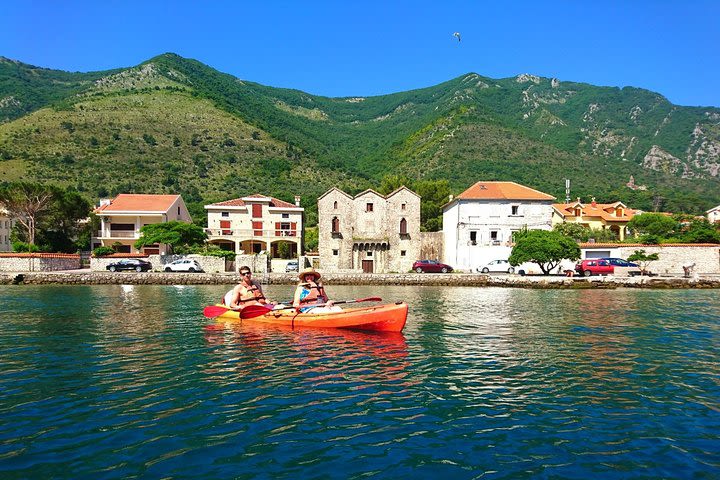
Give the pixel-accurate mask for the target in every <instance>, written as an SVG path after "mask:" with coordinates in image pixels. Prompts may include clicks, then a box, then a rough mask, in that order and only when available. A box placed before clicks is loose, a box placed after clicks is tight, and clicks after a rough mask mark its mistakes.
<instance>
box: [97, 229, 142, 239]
mask: <svg viewBox="0 0 720 480" xmlns="http://www.w3.org/2000/svg"><path fill="white" fill-rule="evenodd" d="M98 238H140V234H139V233H136V232H135V231H134V230H113V231H110V232H103V231H100V232H98Z"/></svg>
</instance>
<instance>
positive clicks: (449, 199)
mask: <svg viewBox="0 0 720 480" xmlns="http://www.w3.org/2000/svg"><path fill="white" fill-rule="evenodd" d="M453 198H455V197H454V196H453V194H452V193H451V194H450V195H449V197H448V202H452V201H453Z"/></svg>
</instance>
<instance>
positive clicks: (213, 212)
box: [205, 194, 305, 258]
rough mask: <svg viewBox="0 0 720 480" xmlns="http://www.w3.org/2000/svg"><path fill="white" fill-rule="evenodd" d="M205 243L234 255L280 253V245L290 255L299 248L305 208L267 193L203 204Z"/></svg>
mask: <svg viewBox="0 0 720 480" xmlns="http://www.w3.org/2000/svg"><path fill="white" fill-rule="evenodd" d="M205 210H207V216H208V228H207V229H206V232H207V235H208V242H209V243H213V244H215V245H218V246H220V247H221V248H224V249H226V250H229V251H233V252H235V253H237V254H242V253H250V254H254V253H260V252H262V251H267V252H270V253H271V254H272V256H273V257H278V256H280V255H279V253H280V251H279V250H280V248H281V245H285V246H286V247H287V248H286V251H287V252H289V254H290V255H291V256H292V257H295V258H297V256H298V255H299V254H300V253H301V250H302V241H303V217H304V214H305V209H304V208H302V207H301V206H300V197H298V196H295V203H294V204H292V203H289V202H285V201H283V200H278V199H277V198H273V197H269V196H267V195H260V194H254V195H248V196H247V197H242V198H235V199H233V200H226V201H224V202H218V203H213V204H211V205H205Z"/></svg>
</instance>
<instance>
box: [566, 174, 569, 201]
mask: <svg viewBox="0 0 720 480" xmlns="http://www.w3.org/2000/svg"><path fill="white" fill-rule="evenodd" d="M565 203H570V179H569V178H566V179H565Z"/></svg>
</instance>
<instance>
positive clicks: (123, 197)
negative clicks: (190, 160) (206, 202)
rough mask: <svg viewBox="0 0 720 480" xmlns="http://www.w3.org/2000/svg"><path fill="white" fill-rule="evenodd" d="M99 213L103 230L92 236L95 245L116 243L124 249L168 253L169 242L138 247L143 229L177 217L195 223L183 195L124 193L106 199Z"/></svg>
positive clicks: (93, 246) (115, 246)
mask: <svg viewBox="0 0 720 480" xmlns="http://www.w3.org/2000/svg"><path fill="white" fill-rule="evenodd" d="M95 214H96V215H97V216H98V217H99V218H100V231H99V232H98V233H97V237H93V239H92V248H93V249H94V248H97V247H99V246H104V247H112V248H114V249H115V251H117V252H123V253H146V254H148V255H152V254H160V255H164V254H167V253H168V246H167V245H165V244H155V245H146V246H145V247H143V248H142V249H141V250H138V249H136V248H135V245H134V244H135V242H136V241H137V240H138V239H139V238H140V229H141V228H142V227H144V226H145V225H152V224H156V223H166V222H170V221H173V220H177V221H180V222H186V223H192V219H191V218H190V213H189V212H188V209H187V207H186V206H185V202H184V201H183V199H182V197H181V196H180V195H150V194H134V193H121V194H120V195H118V196H117V197H115V198H113V199H112V200H102V201H101V202H100V206H99V207H98V208H96V209H95Z"/></svg>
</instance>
